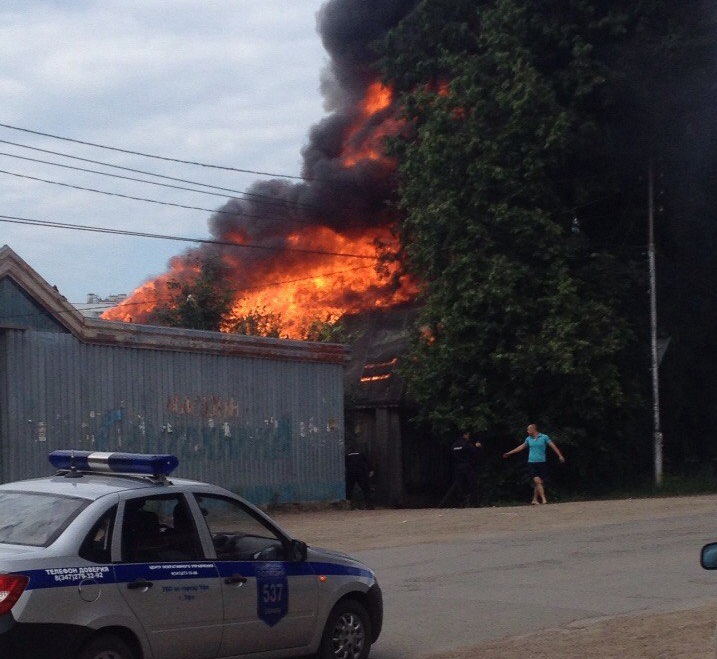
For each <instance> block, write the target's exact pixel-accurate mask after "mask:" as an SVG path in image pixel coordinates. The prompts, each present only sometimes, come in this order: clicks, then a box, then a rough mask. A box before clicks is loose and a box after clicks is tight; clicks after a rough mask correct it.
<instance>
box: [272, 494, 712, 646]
mask: <svg viewBox="0 0 717 659" xmlns="http://www.w3.org/2000/svg"><path fill="white" fill-rule="evenodd" d="M275 517H276V518H277V519H278V521H279V522H280V523H281V524H282V525H283V526H284V527H285V528H287V530H289V531H290V532H291V533H293V534H294V535H295V536H297V537H300V538H302V539H304V540H306V541H308V542H309V543H311V544H314V545H318V546H326V547H332V548H337V549H341V550H344V551H347V552H349V553H352V554H354V555H356V556H357V557H359V558H360V559H362V560H364V561H365V562H366V563H367V564H369V565H370V566H371V567H372V568H374V569H375V570H376V572H377V574H378V577H379V581H380V583H381V586H382V589H383V592H384V598H385V626H384V631H383V633H382V635H381V638H380V639H379V642H378V643H377V644H376V646H375V647H374V649H373V651H372V653H371V657H372V659H418V658H423V657H425V658H426V659H427V658H428V657H436V659H437V658H438V657H441V659H451V658H454V657H455V658H456V659H459V658H460V659H464V658H465V659H468V658H469V657H477V656H480V657H481V658H482V659H515V658H517V657H521V656H528V655H530V656H532V657H551V658H552V659H561V658H566V659H567V658H568V657H570V658H571V659H573V658H574V657H576V656H579V657H580V658H581V659H589V658H590V657H593V656H594V657H600V658H601V659H604V658H605V657H615V658H617V657H620V658H621V659H633V658H634V659H637V658H648V659H650V658H655V659H657V658H660V657H670V659H676V658H678V657H684V659H688V658H689V659H699V658H701V657H709V656H711V655H710V653H711V652H712V647H713V644H712V633H713V628H714V620H717V572H706V571H704V570H702V569H701V568H700V566H699V563H698V556H699V550H700V548H701V546H702V545H703V544H704V543H705V542H708V541H710V540H713V539H715V540H717V497H715V496H703V497H684V498H669V499H668V498H664V499H639V500H622V501H600V502H579V503H565V504H559V503H558V504H549V505H547V506H518V507H505V508H479V509H462V510H455V509H448V510H377V511H350V510H346V511H337V510H332V511H323V512H320V511H317V512H303V513H283V514H280V515H275ZM673 646H674V647H673ZM593 652H594V654H592V653H593Z"/></svg>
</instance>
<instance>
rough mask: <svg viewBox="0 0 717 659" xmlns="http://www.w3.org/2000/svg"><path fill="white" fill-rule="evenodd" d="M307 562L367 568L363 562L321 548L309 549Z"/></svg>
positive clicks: (338, 552)
mask: <svg viewBox="0 0 717 659" xmlns="http://www.w3.org/2000/svg"><path fill="white" fill-rule="evenodd" d="M306 557H307V560H309V561H311V562H315V563H321V562H323V563H341V564H342V565H355V566H356V567H363V568H365V567H366V566H365V565H364V564H363V563H362V562H361V561H358V560H356V559H355V558H353V557H352V556H349V555H348V554H343V553H342V552H340V551H334V550H333V549H323V548H321V547H308V548H307V552H306Z"/></svg>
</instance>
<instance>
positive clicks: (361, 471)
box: [346, 446, 374, 510]
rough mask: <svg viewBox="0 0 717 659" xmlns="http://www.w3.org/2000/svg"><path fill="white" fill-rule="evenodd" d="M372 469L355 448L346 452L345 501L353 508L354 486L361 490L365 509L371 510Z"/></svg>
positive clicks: (365, 457) (352, 447) (363, 454)
mask: <svg viewBox="0 0 717 659" xmlns="http://www.w3.org/2000/svg"><path fill="white" fill-rule="evenodd" d="M372 477H373V469H372V468H371V463H370V462H369V459H368V457H367V456H366V454H365V453H363V452H362V451H360V450H359V449H358V448H356V447H355V446H351V447H349V448H347V451H346V499H347V501H349V502H350V503H351V507H352V508H353V491H354V487H355V486H356V485H358V486H359V488H361V493H362V494H363V498H364V501H365V502H366V508H368V509H369V510H373V507H374V506H373V493H372V492H371V478H372Z"/></svg>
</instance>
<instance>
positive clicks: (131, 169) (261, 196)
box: [0, 140, 319, 210]
mask: <svg viewBox="0 0 717 659" xmlns="http://www.w3.org/2000/svg"><path fill="white" fill-rule="evenodd" d="M0 144H8V145H10V146H16V147H19V148H21V149H29V150H30V151H38V152H40V153H47V154H50V155H53V156H59V157H60V158H69V159H71V160H78V161H80V162H87V163H90V164H92V165H101V166H102V167H110V168H112V169H119V170H122V171H125V172H132V173H134V174H144V175H146V176H154V177H155V178H161V179H164V180H166V181H175V182H177V183H187V184H189V185H198V186H201V187H203V188H211V189H212V190H218V191H220V192H229V193H231V194H232V195H235V194H236V195H244V196H245V197H249V198H250V199H249V201H259V200H262V199H266V200H267V202H268V201H273V202H275V203H277V204H281V203H283V201H282V200H280V199H277V198H276V197H272V196H271V195H265V194H261V193H259V192H248V191H246V190H235V189H233V188H223V187H221V186H218V185H212V184H211V183H202V182H200V181H192V180H189V179H183V178H177V177H175V176H167V175H166V174H157V173H156V172H149V171H147V170H144V169H136V168H134V167H124V166H122V165H115V164H112V163H108V162H104V161H102V160H93V159H91V158H81V157H80V156H73V155H70V154H69V153H63V152H61V151H51V150H50V149H41V148H40V147H36V146H30V145H28V144H21V143H20V142H11V141H9V140H0ZM3 155H8V156H10V157H12V158H22V156H17V155H11V154H3ZM23 159H24V160H29V158H23ZM37 162H41V163H46V164H49V165H58V166H59V167H67V165H60V164H58V163H53V162H49V161H45V160H38V161H37ZM78 169H80V171H93V170H82V169H81V168H78ZM96 173H100V174H105V175H107V176H109V175H110V174H108V173H104V172H96ZM118 178H123V177H121V176H120V177H118ZM130 180H133V179H130ZM223 196H226V195H223ZM254 198H256V199H254ZM293 205H294V206H296V207H298V208H306V209H307V210H319V209H318V208H316V207H315V206H311V205H309V204H300V203H296V202H295V203H293Z"/></svg>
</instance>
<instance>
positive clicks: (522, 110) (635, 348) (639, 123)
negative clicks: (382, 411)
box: [381, 0, 704, 482]
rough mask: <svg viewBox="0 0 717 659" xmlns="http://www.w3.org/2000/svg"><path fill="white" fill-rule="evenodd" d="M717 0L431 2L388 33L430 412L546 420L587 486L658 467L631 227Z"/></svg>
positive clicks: (412, 384)
mask: <svg viewBox="0 0 717 659" xmlns="http://www.w3.org/2000/svg"><path fill="white" fill-rule="evenodd" d="M702 6H704V5H703V3H698V2H686V3H679V6H676V3H671V2H667V0H664V1H663V0H646V1H643V2H626V1H621V2H617V1H612V2H590V1H587V0H555V1H553V2H534V1H533V0H493V1H479V2H476V1H475V0H424V1H423V2H420V3H419V5H418V6H417V8H416V10H415V11H414V12H413V13H412V14H410V15H409V16H408V17H407V18H406V19H404V21H403V22H402V23H401V24H400V25H399V26H398V27H397V28H396V29H395V30H394V31H393V32H392V33H391V34H390V35H389V37H388V38H387V39H386V41H385V43H384V44H383V45H382V47H381V54H382V62H381V66H382V70H383V74H384V77H385V79H386V80H387V81H391V82H392V84H393V85H394V86H395V88H396V91H397V93H398V94H399V99H400V101H401V103H402V104H403V107H404V108H405V117H406V119H407V121H408V122H409V126H410V128H409V129H408V130H407V131H406V133H405V135H404V136H403V137H402V138H399V139H397V140H395V141H394V142H393V143H392V145H391V148H392V152H393V154H394V155H395V156H396V157H397V159H398V161H399V172H398V175H399V186H400V188H399V196H400V201H399V205H400V207H401V208H402V210H403V212H404V217H405V219H404V220H403V222H402V225H401V240H402V255H403V258H404V263H405V264H406V267H407V268H408V269H409V270H410V271H411V272H412V273H414V274H415V275H417V276H418V277H419V278H420V279H421V280H422V282H423V302H424V305H425V306H424V310H423V317H422V327H421V331H420V332H417V334H416V338H415V342H414V348H413V354H412V357H411V359H410V360H409V365H408V366H407V367H406V369H405V373H406V376H407V379H408V382H409V390H410V392H411V394H412V395H413V396H414V397H415V398H416V400H417V402H418V404H419V409H421V410H422V412H421V415H420V416H421V419H422V420H423V421H425V422H428V423H430V424H431V425H432V426H433V427H434V428H436V429H442V428H443V429H445V428H447V427H449V428H455V427H471V428H490V427H496V426H499V425H501V424H504V425H505V426H507V427H509V428H510V429H511V430H512V431H513V432H520V431H522V429H523V426H524V424H525V423H526V422H527V421H529V420H536V421H538V422H539V423H542V424H543V425H544V426H545V427H550V428H551V429H553V430H554V431H555V432H556V436H557V437H560V438H561V439H563V440H564V443H566V444H567V446H566V449H567V454H568V456H570V455H571V448H570V445H571V444H572V445H573V447H574V451H572V452H573V453H574V455H575V457H576V458H577V459H576V460H574V461H573V464H574V472H573V473H574V474H575V475H576V476H577V478H578V479H581V480H582V481H583V482H585V479H589V480H591V481H593V482H595V481H597V480H600V479H601V478H602V477H603V476H606V475H609V474H611V475H613V476H619V475H620V474H621V473H623V465H626V467H627V468H628V469H630V470H634V469H635V466H636V464H638V465H639V464H642V465H643V466H646V465H647V464H649V455H650V452H649V426H648V422H649V416H648V414H647V413H646V409H647V407H648V406H647V405H646V397H645V390H646V385H647V383H648V370H647V368H648V364H647V361H646V358H647V356H648V353H647V350H646V349H645V347H643V346H646V345H647V344H646V342H645V336H644V330H643V329H642V328H645V329H646V328H647V321H646V318H645V311H646V299H645V298H646V296H645V294H644V289H645V280H644V275H643V274H642V273H643V272H644V264H643V263H640V262H639V258H641V255H640V253H639V252H637V251H634V250H630V249H624V248H625V247H626V246H627V240H625V239H624V237H625V236H626V235H628V234H629V231H630V228H631V227H632V226H633V225H634V224H635V223H636V222H639V224H640V225H643V224H644V219H643V218H644V216H645V214H646V209H645V199H646V193H645V195H643V194H642V190H643V189H644V188H645V184H644V181H643V182H641V181H640V176H641V175H643V174H644V172H645V170H646V167H647V162H648V160H649V159H650V158H651V157H660V155H662V154H663V153H664V150H665V149H666V148H667V146H668V145H669V135H665V134H663V139H661V140H657V139H656V131H655V127H656V125H657V124H658V122H660V121H664V120H665V118H666V117H668V116H669V117H673V118H676V117H679V116H680V113H681V112H683V111H684V107H678V106H679V104H677V105H676V104H675V103H674V99H673V98H672V97H671V96H669V95H666V94H661V95H658V96H654V94H653V95H650V93H649V91H650V89H651V88H652V90H653V92H654V90H655V89H659V90H666V89H668V87H669V85H675V84H677V83H678V82H679V81H680V80H683V81H686V80H688V79H689V75H686V74H689V73H690V72H691V71H692V69H694V68H695V57H696V54H697V53H699V52H700V49H701V48H702V47H703V45H704V44H703V42H702V41H701V40H700V38H698V36H696V35H697V33H698V29H697V25H698V23H699V20H698V19H699V16H698V14H697V13H696V12H697V9H698V7H702ZM656 71H657V72H660V75H661V76H663V77H665V78H669V80H664V79H662V80H660V81H659V85H658V84H657V81H656V75H655V74H654V72H656ZM668 83H669V84H668ZM648 145H649V149H648ZM638 186H639V193H638V192H637V191H638ZM616 238H617V240H616ZM640 242H644V241H640ZM636 257H638V258H637V259H636ZM646 458H647V459H646Z"/></svg>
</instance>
